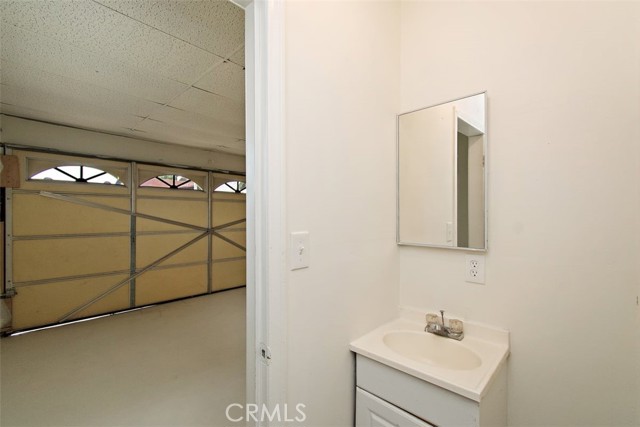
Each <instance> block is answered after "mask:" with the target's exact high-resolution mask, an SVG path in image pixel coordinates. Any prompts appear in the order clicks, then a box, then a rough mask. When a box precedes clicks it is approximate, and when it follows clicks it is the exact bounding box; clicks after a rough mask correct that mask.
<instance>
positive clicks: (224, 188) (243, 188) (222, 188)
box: [213, 181, 247, 194]
mask: <svg viewBox="0 0 640 427" xmlns="http://www.w3.org/2000/svg"><path fill="white" fill-rule="evenodd" d="M213 191H218V192H222V193H236V194H240V193H242V194H246V193H247V184H246V183H244V182H242V181H228V182H225V183H224V184H221V185H219V186H217V187H216V188H215V189H214V190H213Z"/></svg>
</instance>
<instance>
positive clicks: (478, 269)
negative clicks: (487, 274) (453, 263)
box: [464, 255, 484, 285]
mask: <svg viewBox="0 0 640 427" xmlns="http://www.w3.org/2000/svg"><path fill="white" fill-rule="evenodd" d="M464 274H465V280H466V281H467V282H471V283H479V284H481V285H484V255H466V256H465V266H464Z"/></svg>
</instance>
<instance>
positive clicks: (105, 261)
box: [13, 237, 131, 282]
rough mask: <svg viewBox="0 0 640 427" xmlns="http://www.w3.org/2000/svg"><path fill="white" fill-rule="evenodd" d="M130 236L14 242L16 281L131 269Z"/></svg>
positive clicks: (14, 273)
mask: <svg viewBox="0 0 640 427" xmlns="http://www.w3.org/2000/svg"><path fill="white" fill-rule="evenodd" d="M130 247H131V246H130V239H129V237H91V238H75V239H51V240H20V241H16V242H14V243H13V249H14V250H13V279H14V281H15V282H25V281H31V280H40V279H49V278H54V277H67V276H78V275H83V274H95V273H102V272H111V271H121V270H128V269H129V253H130Z"/></svg>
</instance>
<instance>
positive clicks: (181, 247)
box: [58, 232, 209, 323]
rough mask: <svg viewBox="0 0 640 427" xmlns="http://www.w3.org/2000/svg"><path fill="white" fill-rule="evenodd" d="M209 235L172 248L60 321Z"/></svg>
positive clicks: (59, 321)
mask: <svg viewBox="0 0 640 427" xmlns="http://www.w3.org/2000/svg"><path fill="white" fill-rule="evenodd" d="M208 235H209V232H205V233H202V234H199V235H198V236H197V237H195V238H194V239H191V240H189V241H188V242H187V243H185V244H184V245H182V246H180V247H179V248H176V249H174V250H172V251H171V252H169V253H168V254H166V255H165V256H163V257H161V258H158V259H157V260H155V261H153V262H152V263H151V264H149V265H147V266H146V267H144V268H143V269H142V270H139V271H137V272H136V273H135V274H132V275H131V276H129V277H127V278H126V279H124V280H121V281H120V282H118V283H116V284H115V285H113V286H112V287H110V288H109V289H107V290H106V291H104V292H103V293H101V294H100V295H98V296H97V297H95V298H92V299H91V300H89V301H87V302H86V303H84V304H82V305H81V306H80V307H78V308H74V309H73V310H71V311H70V312H68V313H67V314H65V315H64V316H62V317H61V318H60V320H58V323H62V322H64V321H65V320H67V319H68V318H70V317H71V316H73V315H74V314H77V313H79V312H81V311H82V310H84V309H85V308H87V307H89V306H91V305H93V304H95V303H96V302H98V301H100V300H101V299H103V298H104V297H106V296H108V295H110V294H112V293H113V292H115V291H117V290H118V289H120V288H121V287H122V286H124V285H126V284H127V283H129V282H130V281H131V280H133V279H135V278H136V277H139V276H141V275H143V274H144V273H146V272H147V271H149V270H151V269H152V268H154V267H156V266H157V265H158V264H160V263H162V262H164V261H166V260H168V259H169V258H171V257H172V256H174V255H176V254H178V253H179V252H182V251H183V250H184V249H186V248H188V247H189V246H191V245H193V244H194V243H196V242H197V241H199V240H201V239H203V238H205V237H207V236H208Z"/></svg>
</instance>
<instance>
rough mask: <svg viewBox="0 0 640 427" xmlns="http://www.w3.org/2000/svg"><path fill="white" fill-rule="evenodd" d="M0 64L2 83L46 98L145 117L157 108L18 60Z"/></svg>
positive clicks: (145, 102)
mask: <svg viewBox="0 0 640 427" xmlns="http://www.w3.org/2000/svg"><path fill="white" fill-rule="evenodd" d="M0 64H1V67H2V70H3V77H2V83H3V84H5V85H8V86H16V87H19V88H23V89H27V88H28V90H29V92H32V93H33V92H35V93H40V94H43V95H46V96H47V97H48V98H67V99H69V100H75V101H76V102H78V103H88V104H91V105H94V106H97V107H101V108H105V109H109V110H114V111H118V112H121V113H125V114H130V115H135V116H142V117H146V116H148V115H149V114H151V113H152V112H154V111H156V110H158V109H159V108H160V107H161V105H160V104H157V103H155V102H151V101H146V100H144V99H140V98H135V97H133V96H129V95H126V94H122V93H119V92H115V91H113V90H110V89H105V88H102V87H99V86H95V85H92V84H89V83H85V82H81V81H78V80H73V79H70V78H68V77H64V76H59V75H57V74H52V73H48V72H46V71H42V70H38V69H36V68H30V67H28V66H25V65H23V64H20V63H16V62H10V61H7V60H4V59H3V60H1V61H0Z"/></svg>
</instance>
